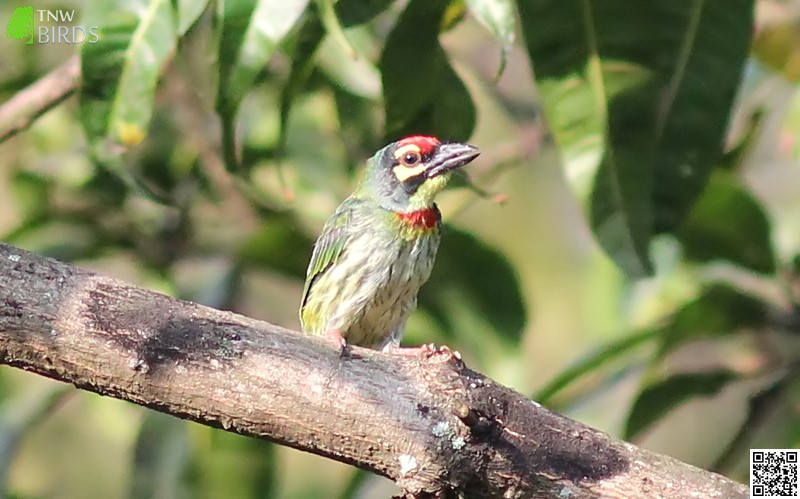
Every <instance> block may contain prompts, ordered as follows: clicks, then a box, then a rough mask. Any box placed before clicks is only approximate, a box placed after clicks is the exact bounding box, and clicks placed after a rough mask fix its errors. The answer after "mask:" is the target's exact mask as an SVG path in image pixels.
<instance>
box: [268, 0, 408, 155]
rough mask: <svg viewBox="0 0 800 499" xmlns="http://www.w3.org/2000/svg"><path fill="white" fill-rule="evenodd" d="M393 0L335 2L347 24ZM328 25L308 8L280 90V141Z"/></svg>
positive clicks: (364, 19)
mask: <svg viewBox="0 0 800 499" xmlns="http://www.w3.org/2000/svg"><path fill="white" fill-rule="evenodd" d="M391 3H392V0H339V2H337V3H336V6H335V7H336V8H335V11H336V16H337V17H338V18H339V22H340V23H341V25H342V26H343V27H345V28H349V27H352V26H356V25H359V24H363V23H366V22H368V21H369V20H371V19H372V18H373V17H375V16H376V15H378V14H379V13H381V12H383V11H384V10H385V9H386V8H388V7H389V5H390V4H391ZM324 35H325V29H324V28H323V25H322V20H321V19H320V15H319V12H318V11H317V9H316V8H309V9H308V10H307V12H306V15H305V18H304V19H303V23H302V26H301V27H300V29H299V33H298V35H297V41H296V42H295V46H294V49H293V51H292V66H291V70H290V71H289V78H288V81H287V82H286V84H285V85H284V87H283V90H282V92H281V114H280V138H279V144H280V145H281V146H283V145H284V144H285V142H286V130H287V123H288V121H289V113H290V112H291V108H292V104H293V103H294V99H295V97H296V96H297V95H298V94H299V92H300V91H301V89H302V88H303V87H304V86H305V84H306V82H307V81H308V78H309V76H310V75H311V72H312V70H313V69H314V67H315V65H316V54H317V49H318V48H319V46H320V44H321V43H322V39H323V37H324Z"/></svg>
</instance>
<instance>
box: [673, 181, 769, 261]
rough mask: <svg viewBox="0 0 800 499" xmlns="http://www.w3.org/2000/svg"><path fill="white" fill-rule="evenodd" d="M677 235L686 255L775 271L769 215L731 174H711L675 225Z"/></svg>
mask: <svg viewBox="0 0 800 499" xmlns="http://www.w3.org/2000/svg"><path fill="white" fill-rule="evenodd" d="M678 239H679V240H680V242H681V243H682V244H683V250H684V253H685V254H686V257H687V258H689V259H692V260H696V261H699V262H711V261H715V260H727V261H729V262H731V263H734V264H737V265H741V266H743V267H746V268H748V269H751V270H754V271H756V272H761V273H765V274H773V273H774V272H775V255H774V253H773V248H772V239H771V227H770V221H769V218H768V217H767V215H766V213H764V210H763V208H762V206H761V203H760V202H759V201H757V200H756V199H755V198H753V196H751V195H750V193H749V192H748V191H747V190H746V189H745V188H744V187H743V186H742V185H741V183H740V182H739V181H738V180H737V179H736V178H735V177H733V176H732V175H730V174H726V173H723V172H720V173H717V174H715V175H714V176H713V178H712V180H711V182H710V183H709V184H708V186H707V187H706V190H705V192H703V195H702V196H701V197H700V199H698V200H697V203H696V204H695V206H694V207H693V208H692V210H691V211H690V212H689V215H688V216H687V217H686V220H684V222H683V224H682V225H681V226H680V228H679V229H678Z"/></svg>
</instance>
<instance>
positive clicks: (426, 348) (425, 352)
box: [383, 343, 461, 360]
mask: <svg viewBox="0 0 800 499" xmlns="http://www.w3.org/2000/svg"><path fill="white" fill-rule="evenodd" d="M383 351H384V352H386V353H390V354H392V355H401V356H403V357H423V358H430V357H433V356H434V355H444V356H445V357H447V360H449V359H457V360H461V352H459V351H458V350H452V349H451V348H450V347H449V346H447V345H441V346H436V345H434V344H433V343H425V344H423V345H420V346H418V347H404V348H401V347H399V346H397V345H394V346H393V347H389V348H384V350H383Z"/></svg>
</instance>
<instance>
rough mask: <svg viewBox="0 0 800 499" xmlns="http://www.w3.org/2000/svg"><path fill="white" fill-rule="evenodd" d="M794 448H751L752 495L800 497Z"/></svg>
mask: <svg viewBox="0 0 800 499" xmlns="http://www.w3.org/2000/svg"><path fill="white" fill-rule="evenodd" d="M798 452H800V451H798V450H792V449H750V497H753V498H756V497H758V498H764V499H766V498H781V497H800V495H798V489H797V484H798V480H797V454H798Z"/></svg>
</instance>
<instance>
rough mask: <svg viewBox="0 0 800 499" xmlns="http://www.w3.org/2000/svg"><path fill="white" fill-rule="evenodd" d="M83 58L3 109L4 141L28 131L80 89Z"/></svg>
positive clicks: (1, 128) (1, 127) (73, 60)
mask: <svg viewBox="0 0 800 499" xmlns="http://www.w3.org/2000/svg"><path fill="white" fill-rule="evenodd" d="M80 79H81V63H80V58H79V57H78V56H77V55H75V56H72V57H70V58H69V59H67V61H66V62H65V63H64V64H62V65H61V66H59V67H57V68H56V69H54V70H52V71H50V72H49V73H47V74H46V75H45V76H43V77H42V78H40V79H38V80H37V81H36V82H34V83H32V84H30V85H28V87H27V88H25V89H24V90H22V91H20V92H17V93H16V94H15V95H14V97H12V98H11V99H10V100H8V101H7V102H6V103H5V104H3V105H2V106H0V142H3V141H5V140H8V139H9V138H11V137H13V136H14V135H16V134H18V133H19V132H21V131H23V130H25V129H27V128H28V127H29V126H31V124H33V122H34V121H35V120H36V118H38V117H39V116H41V115H42V114H44V113H46V112H47V111H48V110H50V109H52V108H53V107H55V106H57V105H58V104H59V103H61V102H62V101H63V100H64V99H66V98H67V97H69V96H70V95H72V93H73V92H74V91H75V90H77V88H78V86H79V84H80Z"/></svg>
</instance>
